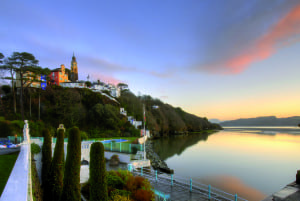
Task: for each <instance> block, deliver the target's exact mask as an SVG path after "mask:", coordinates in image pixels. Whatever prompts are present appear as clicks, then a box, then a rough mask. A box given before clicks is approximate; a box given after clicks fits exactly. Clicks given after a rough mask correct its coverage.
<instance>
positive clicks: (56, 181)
mask: <svg viewBox="0 0 300 201" xmlns="http://www.w3.org/2000/svg"><path fill="white" fill-rule="evenodd" d="M63 163H64V130H63V129H59V130H58V136H57V141H56V145H55V150H54V155H53V160H52V162H51V166H50V169H49V172H48V175H47V182H46V183H44V190H45V192H44V193H45V195H44V200H46V201H58V200H59V198H60V196H61V191H62V188H63V175H64V171H63V168H64V164H63Z"/></svg>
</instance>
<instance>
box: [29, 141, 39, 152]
mask: <svg viewBox="0 0 300 201" xmlns="http://www.w3.org/2000/svg"><path fill="white" fill-rule="evenodd" d="M30 148H31V153H32V154H38V153H40V151H41V147H40V146H39V145H38V144H36V143H31V145H30Z"/></svg>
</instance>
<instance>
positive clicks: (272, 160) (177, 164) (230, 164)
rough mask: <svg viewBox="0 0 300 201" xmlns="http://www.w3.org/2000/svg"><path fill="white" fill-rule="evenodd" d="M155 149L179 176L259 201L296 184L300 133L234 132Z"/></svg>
mask: <svg viewBox="0 0 300 201" xmlns="http://www.w3.org/2000/svg"><path fill="white" fill-rule="evenodd" d="M154 149H155V150H156V152H157V154H158V155H159V156H160V157H161V158H162V159H163V160H165V162H166V163H167V164H168V166H169V167H170V168H171V169H174V171H175V175H179V176H182V177H187V178H192V179H193V180H195V181H199V182H202V183H205V184H211V185H212V186H214V187H217V188H219V189H222V190H224V191H226V192H230V193H232V194H235V193H237V194H238V195H239V196H241V197H243V198H245V199H248V200H253V201H257V200H262V199H264V198H265V197H267V196H268V195H270V194H272V193H274V192H276V191H278V190H280V189H281V188H283V187H284V186H285V185H287V184H289V183H291V182H293V181H295V177H296V176H295V175H296V172H297V170H299V169H300V157H299V154H300V128H296V127H248V128H247V127H228V128H225V129H224V130H223V131H219V132H217V133H213V134H210V135H203V134H201V135H197V134H193V135H189V136H177V137H171V138H164V139H159V140H155V144H154Z"/></svg>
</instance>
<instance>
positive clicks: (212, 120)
mask: <svg viewBox="0 0 300 201" xmlns="http://www.w3.org/2000/svg"><path fill="white" fill-rule="evenodd" d="M208 121H209V122H211V123H215V124H219V123H221V122H222V121H221V120H219V119H209V120H208Z"/></svg>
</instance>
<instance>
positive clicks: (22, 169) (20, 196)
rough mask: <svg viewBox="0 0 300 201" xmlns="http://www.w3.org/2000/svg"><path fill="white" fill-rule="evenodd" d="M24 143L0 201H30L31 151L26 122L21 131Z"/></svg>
mask: <svg viewBox="0 0 300 201" xmlns="http://www.w3.org/2000/svg"><path fill="white" fill-rule="evenodd" d="M23 137H24V141H23V142H22V143H21V151H20V153H19V156H18V158H17V160H16V163H15V166H14V168H13V170H12V172H11V173H10V176H9V178H8V181H7V183H6V186H5V188H4V190H3V192H2V195H1V197H0V201H8V200H9V201H32V200H33V198H32V183H31V151H30V137H29V127H28V122H27V120H25V125H24V129H23Z"/></svg>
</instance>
